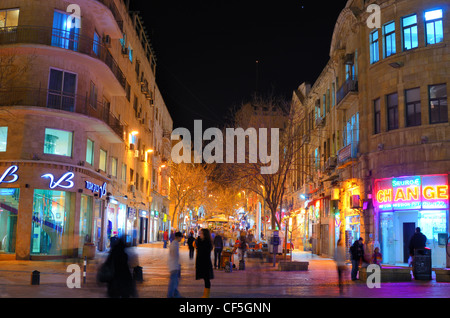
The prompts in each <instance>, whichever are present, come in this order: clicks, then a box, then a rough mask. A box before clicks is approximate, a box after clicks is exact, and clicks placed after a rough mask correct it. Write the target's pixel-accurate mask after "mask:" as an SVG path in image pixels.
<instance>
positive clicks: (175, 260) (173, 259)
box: [167, 232, 183, 298]
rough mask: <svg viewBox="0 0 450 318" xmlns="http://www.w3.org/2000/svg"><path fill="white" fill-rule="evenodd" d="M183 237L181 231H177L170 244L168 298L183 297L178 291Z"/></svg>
mask: <svg viewBox="0 0 450 318" xmlns="http://www.w3.org/2000/svg"><path fill="white" fill-rule="evenodd" d="M182 237H183V234H181V232H177V233H175V235H174V240H173V241H172V244H170V246H169V261H168V266H169V272H170V280H169V290H168V292H167V298H181V295H180V292H179V291H178V283H179V280H180V277H181V264H180V252H179V248H180V241H181V239H182Z"/></svg>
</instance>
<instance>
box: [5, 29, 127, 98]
mask: <svg viewBox="0 0 450 318" xmlns="http://www.w3.org/2000/svg"><path fill="white" fill-rule="evenodd" d="M18 43H20V44H37V45H47V46H52V47H57V48H61V49H65V50H68V51H72V52H77V53H81V54H83V55H87V56H89V57H91V58H94V59H96V60H99V61H101V62H103V63H104V64H105V65H106V66H107V67H108V68H109V70H110V71H111V72H112V74H113V75H114V77H115V79H116V80H117V81H118V83H119V84H120V86H121V87H122V88H123V89H125V83H126V78H125V75H124V74H123V72H122V70H121V69H120V67H119V65H118V64H117V62H116V61H115V60H114V58H113V56H112V55H111V53H110V52H109V50H108V49H107V48H106V47H105V46H104V45H103V44H102V43H99V42H97V41H94V39H93V38H89V37H86V36H83V35H79V34H76V33H75V32H73V31H65V30H58V29H53V28H50V27H41V26H19V27H13V28H0V45H11V44H18ZM48 55H51V54H50V53H49V54H48ZM72 60H73V61H74V62H77V60H76V58H73V59H72ZM80 62H81V61H80ZM99 75H103V74H102V73H100V74H99ZM101 77H102V76H101ZM102 78H103V77H102ZM111 90H117V87H113V88H112V89H111Z"/></svg>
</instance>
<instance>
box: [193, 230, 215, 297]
mask: <svg viewBox="0 0 450 318" xmlns="http://www.w3.org/2000/svg"><path fill="white" fill-rule="evenodd" d="M195 244H196V248H197V257H196V260H195V279H196V280H199V279H203V280H204V281H205V289H204V291H203V297H202V298H209V296H210V292H211V279H214V272H213V266H212V262H211V251H212V249H213V244H212V240H211V233H210V232H209V230H208V229H201V230H200V231H199V237H198V239H197V241H196V243H195Z"/></svg>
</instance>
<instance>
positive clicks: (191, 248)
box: [187, 232, 195, 259]
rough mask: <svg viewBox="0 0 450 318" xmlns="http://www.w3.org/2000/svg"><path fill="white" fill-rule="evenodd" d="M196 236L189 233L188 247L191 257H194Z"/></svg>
mask: <svg viewBox="0 0 450 318" xmlns="http://www.w3.org/2000/svg"><path fill="white" fill-rule="evenodd" d="M194 242H195V238H194V233H192V232H191V233H189V237H188V239H187V243H188V247H189V259H193V258H194V252H195V246H194Z"/></svg>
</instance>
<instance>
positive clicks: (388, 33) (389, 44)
mask: <svg viewBox="0 0 450 318" xmlns="http://www.w3.org/2000/svg"><path fill="white" fill-rule="evenodd" d="M383 32H384V57H389V56H391V55H394V54H395V53H396V46H395V22H391V23H388V24H386V25H384V26H383Z"/></svg>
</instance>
